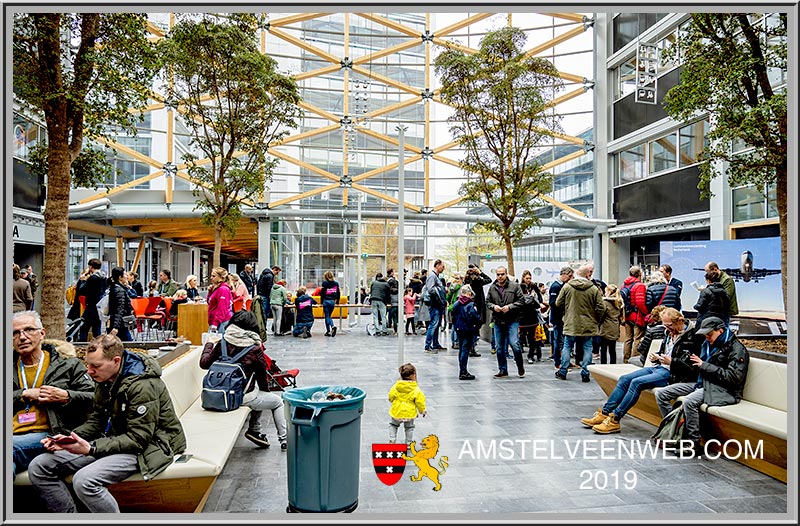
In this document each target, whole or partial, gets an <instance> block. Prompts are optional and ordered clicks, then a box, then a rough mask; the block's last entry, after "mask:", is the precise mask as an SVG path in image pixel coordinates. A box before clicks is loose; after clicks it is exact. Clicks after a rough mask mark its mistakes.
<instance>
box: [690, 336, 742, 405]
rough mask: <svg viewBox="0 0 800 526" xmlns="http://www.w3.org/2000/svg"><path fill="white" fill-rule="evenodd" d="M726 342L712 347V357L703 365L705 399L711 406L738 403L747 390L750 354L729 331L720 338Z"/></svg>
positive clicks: (701, 370) (701, 371) (701, 372)
mask: <svg viewBox="0 0 800 526" xmlns="http://www.w3.org/2000/svg"><path fill="white" fill-rule="evenodd" d="M723 337H725V338H726V341H725V342H724V343H723V344H722V345H721V346H719V347H716V346H715V347H713V348H712V349H711V350H712V351H713V352H712V354H711V357H710V358H708V360H707V361H704V362H703V363H702V364H701V365H700V376H701V378H702V380H703V402H705V403H706V404H708V405H731V404H738V403H739V401H740V400H741V399H742V393H743V392H744V383H745V381H746V380H747V369H748V367H749V366H750V353H748V352H747V349H746V348H745V346H744V345H742V342H740V341H739V339H738V338H736V336H735V335H734V334H731V332H730V330H727V331H725V332H723V333H722V334H721V335H720V336H719V338H723Z"/></svg>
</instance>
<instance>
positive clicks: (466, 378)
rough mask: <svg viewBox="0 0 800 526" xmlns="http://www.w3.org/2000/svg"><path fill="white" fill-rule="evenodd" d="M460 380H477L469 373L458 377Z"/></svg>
mask: <svg viewBox="0 0 800 526" xmlns="http://www.w3.org/2000/svg"><path fill="white" fill-rule="evenodd" d="M458 379H459V380H474V379H475V375H474V374H469V373H467V374H460V375H458Z"/></svg>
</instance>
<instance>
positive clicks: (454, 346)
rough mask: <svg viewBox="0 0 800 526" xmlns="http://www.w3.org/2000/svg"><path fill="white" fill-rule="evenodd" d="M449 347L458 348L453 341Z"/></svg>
mask: <svg viewBox="0 0 800 526" xmlns="http://www.w3.org/2000/svg"><path fill="white" fill-rule="evenodd" d="M450 347H451V348H453V349H458V345H456V344H455V343H454V344H453V345H451V346H450Z"/></svg>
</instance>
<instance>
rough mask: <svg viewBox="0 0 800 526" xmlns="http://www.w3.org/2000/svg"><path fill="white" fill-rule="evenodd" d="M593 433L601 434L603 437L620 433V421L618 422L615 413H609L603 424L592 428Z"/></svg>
mask: <svg viewBox="0 0 800 526" xmlns="http://www.w3.org/2000/svg"><path fill="white" fill-rule="evenodd" d="M592 431H594V432H595V433H600V434H601V435H609V434H611V433H619V420H617V417H616V415H614V413H609V415H608V416H607V417H606V418H605V420H603V422H602V423H600V424H597V425H596V426H592Z"/></svg>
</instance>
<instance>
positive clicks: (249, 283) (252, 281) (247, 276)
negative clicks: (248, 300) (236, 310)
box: [239, 269, 275, 296]
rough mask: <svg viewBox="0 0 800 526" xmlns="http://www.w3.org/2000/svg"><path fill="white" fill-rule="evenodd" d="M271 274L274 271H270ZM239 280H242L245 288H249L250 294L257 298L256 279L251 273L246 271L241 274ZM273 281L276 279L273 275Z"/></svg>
mask: <svg viewBox="0 0 800 526" xmlns="http://www.w3.org/2000/svg"><path fill="white" fill-rule="evenodd" d="M270 272H272V270H271V269H270ZM239 279H241V280H242V283H244V286H245V287H246V288H247V292H249V293H250V295H251V296H255V291H256V277H255V276H254V275H253V274H252V273H251V272H245V271H244V270H243V271H241V272H239ZM272 279H273V280H274V279H275V276H274V274H273V276H272Z"/></svg>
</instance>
